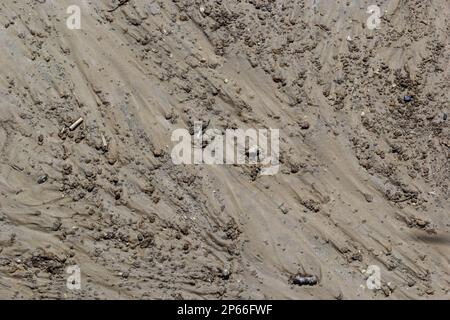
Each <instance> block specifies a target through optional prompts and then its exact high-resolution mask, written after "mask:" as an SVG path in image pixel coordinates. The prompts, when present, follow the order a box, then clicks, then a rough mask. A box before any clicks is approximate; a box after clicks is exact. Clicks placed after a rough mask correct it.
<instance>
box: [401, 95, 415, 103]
mask: <svg viewBox="0 0 450 320" xmlns="http://www.w3.org/2000/svg"><path fill="white" fill-rule="evenodd" d="M412 100H413V97H412V96H404V97H403V101H405V102H411V101H412Z"/></svg>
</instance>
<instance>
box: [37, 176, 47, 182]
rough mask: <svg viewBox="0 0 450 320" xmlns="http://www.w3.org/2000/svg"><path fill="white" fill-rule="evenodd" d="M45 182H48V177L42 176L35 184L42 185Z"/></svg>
mask: <svg viewBox="0 0 450 320" xmlns="http://www.w3.org/2000/svg"><path fill="white" fill-rule="evenodd" d="M47 180H48V175H47V174H44V175H42V176H40V177H39V178H38V179H37V183H39V184H43V183H45V182H47Z"/></svg>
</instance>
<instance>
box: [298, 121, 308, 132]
mask: <svg viewBox="0 0 450 320" xmlns="http://www.w3.org/2000/svg"><path fill="white" fill-rule="evenodd" d="M298 125H299V126H300V129H302V130H308V129H309V127H310V125H309V122H308V121H306V120H302V121H300V122H299V124H298Z"/></svg>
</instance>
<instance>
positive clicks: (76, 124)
mask: <svg viewBox="0 0 450 320" xmlns="http://www.w3.org/2000/svg"><path fill="white" fill-rule="evenodd" d="M82 122H83V118H80V119H78V120H77V121H75V122H74V123H73V124H72V125H71V126H70V127H69V129H70V131H73V130H75V129H76V128H77V127H78V126H79V125H80V124H81V123H82Z"/></svg>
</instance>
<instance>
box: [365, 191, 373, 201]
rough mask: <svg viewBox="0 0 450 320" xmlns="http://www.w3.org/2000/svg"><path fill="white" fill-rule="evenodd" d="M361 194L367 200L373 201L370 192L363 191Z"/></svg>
mask: <svg viewBox="0 0 450 320" xmlns="http://www.w3.org/2000/svg"><path fill="white" fill-rule="evenodd" d="M363 195H364V198H365V199H366V201H367V202H373V196H372V195H371V194H368V193H363Z"/></svg>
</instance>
